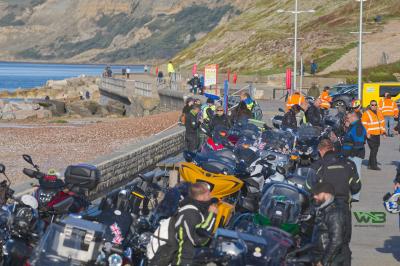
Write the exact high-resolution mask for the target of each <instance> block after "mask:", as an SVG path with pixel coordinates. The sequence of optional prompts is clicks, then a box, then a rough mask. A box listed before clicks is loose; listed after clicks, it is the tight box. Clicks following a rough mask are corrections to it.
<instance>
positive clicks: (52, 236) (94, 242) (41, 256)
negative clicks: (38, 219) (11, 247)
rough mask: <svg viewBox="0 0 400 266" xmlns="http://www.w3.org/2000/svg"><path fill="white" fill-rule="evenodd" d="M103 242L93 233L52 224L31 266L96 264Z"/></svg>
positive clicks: (33, 257) (37, 248)
mask: <svg viewBox="0 0 400 266" xmlns="http://www.w3.org/2000/svg"><path fill="white" fill-rule="evenodd" d="M101 244H102V242H101V240H100V239H97V238H96V237H94V236H93V232H90V231H85V230H81V229H77V228H71V229H69V228H66V227H65V226H61V225H59V224H55V223H53V224H51V225H50V226H49V228H48V230H47V232H46V233H45V235H44V236H43V238H42V239H41V241H40V243H39V245H38V246H37V247H36V249H35V251H34V253H33V255H32V257H31V259H30V263H31V265H38V266H39V265H81V264H84V263H88V262H95V260H96V259H97V257H98V255H99V254H100V251H101Z"/></svg>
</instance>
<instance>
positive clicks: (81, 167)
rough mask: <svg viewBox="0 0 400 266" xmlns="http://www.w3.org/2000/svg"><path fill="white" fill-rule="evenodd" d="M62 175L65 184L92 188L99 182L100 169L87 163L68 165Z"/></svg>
mask: <svg viewBox="0 0 400 266" xmlns="http://www.w3.org/2000/svg"><path fill="white" fill-rule="evenodd" d="M64 177H65V183H67V184H71V185H76V186H79V187H80V188H85V189H93V188H95V187H96V186H97V184H98V183H99V180H100V171H99V170H98V169H97V168H96V167H95V166H93V165H89V164H78V165H70V166H68V167H67V169H66V170H65V174H64Z"/></svg>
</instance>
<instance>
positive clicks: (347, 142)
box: [342, 120, 367, 159]
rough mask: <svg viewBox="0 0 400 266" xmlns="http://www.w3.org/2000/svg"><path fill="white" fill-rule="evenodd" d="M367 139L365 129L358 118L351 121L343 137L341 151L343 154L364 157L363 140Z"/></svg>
mask: <svg viewBox="0 0 400 266" xmlns="http://www.w3.org/2000/svg"><path fill="white" fill-rule="evenodd" d="M366 139H367V131H366V130H365V128H364V126H363V125H362V123H361V121H360V120H357V121H355V122H353V123H352V124H351V125H350V127H349V129H348V130H347V132H346V134H345V135H344V138H343V147H342V153H343V155H345V156H350V157H359V158H361V159H364V157H365V147H364V146H365V141H366Z"/></svg>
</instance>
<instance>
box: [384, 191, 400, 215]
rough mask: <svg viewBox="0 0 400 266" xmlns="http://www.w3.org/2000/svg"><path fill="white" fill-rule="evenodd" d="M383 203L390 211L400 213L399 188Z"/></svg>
mask: <svg viewBox="0 0 400 266" xmlns="http://www.w3.org/2000/svg"><path fill="white" fill-rule="evenodd" d="M383 205H384V206H385V209H386V210H387V211H388V212H390V213H400V189H397V190H396V191H395V192H394V193H393V194H392V195H391V196H390V198H388V199H387V200H385V201H384V202H383Z"/></svg>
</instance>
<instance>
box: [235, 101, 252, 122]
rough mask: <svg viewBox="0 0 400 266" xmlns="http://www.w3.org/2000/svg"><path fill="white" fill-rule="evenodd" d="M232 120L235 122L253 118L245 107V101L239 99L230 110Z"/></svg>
mask: <svg viewBox="0 0 400 266" xmlns="http://www.w3.org/2000/svg"><path fill="white" fill-rule="evenodd" d="M231 118H232V121H233V123H237V122H240V121H244V120H246V121H247V120H249V119H251V118H253V114H252V112H251V111H250V110H249V108H247V105H246V103H245V102H243V101H240V102H239V105H238V106H237V107H236V108H235V109H234V110H233V111H232V116H231Z"/></svg>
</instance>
